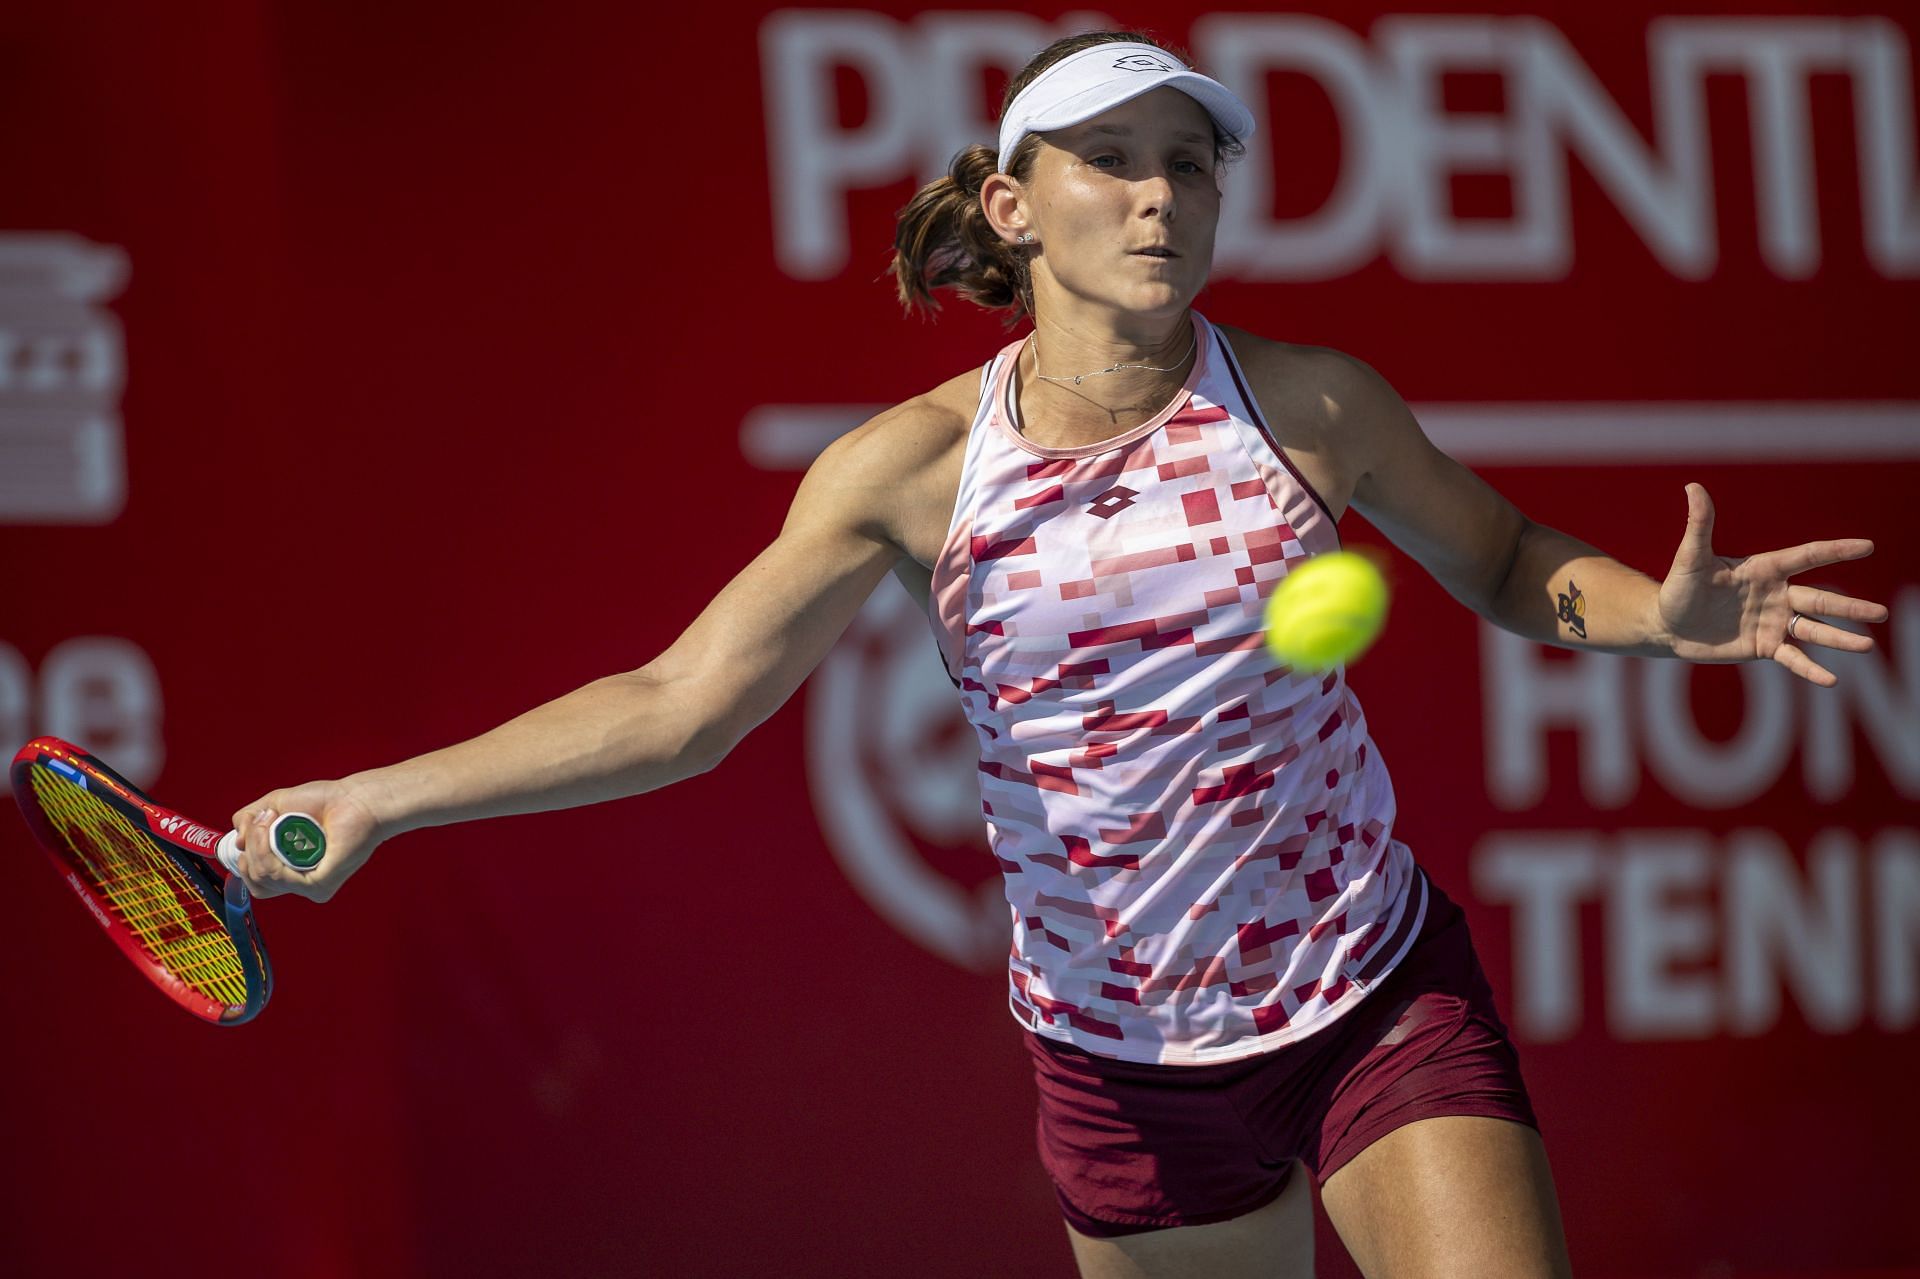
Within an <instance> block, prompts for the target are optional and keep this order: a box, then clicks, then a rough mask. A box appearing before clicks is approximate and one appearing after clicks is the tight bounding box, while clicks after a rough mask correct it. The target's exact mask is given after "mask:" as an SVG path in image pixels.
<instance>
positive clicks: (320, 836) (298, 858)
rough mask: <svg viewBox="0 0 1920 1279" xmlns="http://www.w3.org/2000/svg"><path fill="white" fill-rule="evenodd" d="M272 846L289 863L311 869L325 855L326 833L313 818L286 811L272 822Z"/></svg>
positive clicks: (303, 868)
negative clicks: (285, 813)
mask: <svg viewBox="0 0 1920 1279" xmlns="http://www.w3.org/2000/svg"><path fill="white" fill-rule="evenodd" d="M273 848H274V851H275V852H277V853H279V854H280V856H282V857H284V858H285V859H286V860H287V862H288V864H289V865H292V866H294V867H296V868H298V869H300V870H312V869H313V868H314V867H315V866H318V865H319V864H320V859H321V858H322V857H325V856H326V855H327V833H326V832H325V831H323V830H321V829H320V823H319V822H316V821H314V820H313V818H311V817H307V816H305V815H303V814H300V813H288V814H287V815H286V816H284V817H282V818H280V819H279V820H278V821H276V822H274V824H273Z"/></svg>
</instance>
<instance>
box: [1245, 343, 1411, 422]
mask: <svg viewBox="0 0 1920 1279" xmlns="http://www.w3.org/2000/svg"><path fill="white" fill-rule="evenodd" d="M1215 327H1217V328H1218V329H1219V330H1220V335H1221V336H1222V337H1224V338H1226V339H1227V342H1228V344H1229V345H1230V346H1232V348H1233V353H1234V355H1235V356H1237V357H1238V358H1239V360H1240V363H1241V365H1242V366H1243V367H1244V368H1245V369H1246V371H1247V378H1248V380H1249V381H1250V382H1251V383H1252V384H1253V385H1252V388H1251V389H1252V391H1253V393H1254V395H1255V397H1256V398H1258V399H1259V401H1260V407H1261V409H1262V410H1263V411H1264V412H1265V413H1266V414H1267V415H1268V416H1269V417H1280V416H1282V415H1285V416H1286V417H1287V418H1288V419H1289V420H1291V421H1295V422H1299V423H1301V424H1303V425H1319V426H1325V427H1336V426H1342V425H1344V426H1349V427H1363V426H1364V425H1366V424H1367V423H1368V422H1370V421H1377V420H1378V419H1379V418H1380V417H1382V416H1383V415H1391V414H1395V413H1398V412H1400V411H1403V410H1404V409H1405V404H1404V402H1403V401H1402V400H1401V399H1400V396H1399V393H1398V392H1396V391H1395V390H1394V389H1393V387H1392V385H1391V384H1389V383H1388V381H1387V379H1386V378H1384V377H1382V376H1381V375H1380V373H1379V372H1378V371H1377V370H1375V369H1374V367H1373V366H1372V365H1370V364H1368V363H1367V362H1366V361H1365V360H1362V359H1360V358H1358V357H1357V356H1353V355H1349V354H1347V353H1346V352H1345V351H1340V350H1336V349H1334V348H1333V347H1330V346H1306V345H1303V344H1301V343H1297V342H1278V341H1275V340H1274V339H1272V338H1265V337H1261V336H1260V335H1259V334H1257V333H1250V332H1248V331H1247V330H1245V329H1240V328H1235V327H1233V326H1232V325H1228V324H1221V325H1216V326H1215Z"/></svg>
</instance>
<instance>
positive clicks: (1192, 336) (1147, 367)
mask: <svg viewBox="0 0 1920 1279" xmlns="http://www.w3.org/2000/svg"><path fill="white" fill-rule="evenodd" d="M1198 341H1199V334H1197V333H1195V332H1192V331H1191V330H1190V331H1189V332H1188V334H1187V349H1186V350H1184V351H1182V352H1180V358H1179V359H1177V360H1175V361H1174V362H1173V363H1172V364H1169V365H1167V366H1166V367H1165V368H1161V367H1159V366H1157V365H1152V364H1112V365H1108V366H1107V367H1106V368H1104V369H1095V370H1094V371H1093V372H1091V373H1075V374H1072V375H1070V376H1066V377H1051V376H1049V375H1047V374H1045V373H1042V372H1041V371H1040V330H1038V329H1035V330H1034V331H1033V375H1034V376H1035V377H1037V378H1039V379H1040V380H1041V381H1042V382H1071V383H1073V384H1074V385H1075V386H1079V385H1080V381H1081V379H1082V378H1090V377H1099V376H1100V375H1101V374H1103V373H1118V372H1119V371H1120V370H1121V369H1141V370H1144V371H1145V372H1148V373H1171V372H1173V371H1174V370H1175V369H1177V368H1179V367H1180V366H1181V365H1182V364H1185V363H1186V362H1187V357H1188V356H1189V355H1191V354H1193V347H1194V344H1195V343H1196V342H1198Z"/></svg>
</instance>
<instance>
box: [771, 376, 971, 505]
mask: <svg viewBox="0 0 1920 1279" xmlns="http://www.w3.org/2000/svg"><path fill="white" fill-rule="evenodd" d="M979 388H980V372H979V370H978V369H977V368H976V369H973V370H971V371H969V372H967V373H963V374H960V375H959V376H957V377H954V378H950V379H949V380H947V381H946V382H943V383H941V384H940V385H939V386H937V387H934V388H933V389H932V390H930V391H927V392H925V393H923V394H920V395H916V396H914V397H913V398H911V399H908V400H903V401H901V402H900V403H898V404H895V405H892V406H890V407H888V408H885V409H882V410H881V411H880V412H878V413H876V414H874V415H873V416H872V417H870V418H868V419H867V420H866V421H865V422H862V423H861V424H860V425H859V426H856V427H854V428H853V429H852V430H851V431H848V432H847V433H846V434H844V435H842V436H840V437H839V438H838V439H836V440H834V441H833V442H832V443H831V444H829V445H828V446H827V447H826V448H825V449H824V450H822V451H821V453H820V456H819V457H817V458H816V459H814V462H813V464H812V466H810V467H809V468H808V469H807V475H806V478H805V479H804V480H803V481H802V482H801V490H802V492H801V496H802V497H808V496H812V495H820V496H827V495H831V496H832V497H833V498H835V499H837V500H838V501H839V502H841V503H844V504H846V506H847V508H848V509H850V510H855V511H858V512H859V516H860V520H859V522H860V523H862V524H864V525H867V526H868V527H869V528H870V529H871V531H873V532H875V533H876V534H880V535H884V536H886V537H888V538H889V539H890V540H894V541H900V540H901V539H902V538H903V537H905V536H907V530H909V529H910V528H911V526H912V525H913V523H914V518H913V517H914V513H915V511H916V510H917V509H918V508H919V507H921V506H922V505H923V504H925V503H927V502H930V501H936V500H937V498H938V491H939V490H940V489H941V488H942V486H943V484H944V485H945V487H946V488H947V489H948V490H951V488H952V486H953V483H954V480H953V477H954V476H957V473H958V470H959V466H960V460H961V458H962V456H963V455H964V453H965V450H966V441H967V430H968V428H969V427H970V426H971V425H972V423H973V416H974V409H975V407H976V405H977V403H978V396H979ZM951 496H952V495H951V492H950V491H949V492H948V493H947V497H948V499H949V502H950V500H951Z"/></svg>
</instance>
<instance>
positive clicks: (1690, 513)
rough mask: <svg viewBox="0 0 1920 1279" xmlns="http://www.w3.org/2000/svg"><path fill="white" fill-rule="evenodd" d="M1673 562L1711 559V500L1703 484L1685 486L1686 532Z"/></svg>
mask: <svg viewBox="0 0 1920 1279" xmlns="http://www.w3.org/2000/svg"><path fill="white" fill-rule="evenodd" d="M1674 558H1675V560H1676V561H1678V560H1681V559H1687V560H1691V561H1706V560H1711V559H1712V558H1713V499H1712V498H1711V497H1708V496H1707V488H1706V485H1704V484H1689V485H1687V531H1686V533H1685V534H1684V535H1683V536H1682V537H1681V539H1680V553H1679V554H1678V555H1676V556H1675V557H1674Z"/></svg>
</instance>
